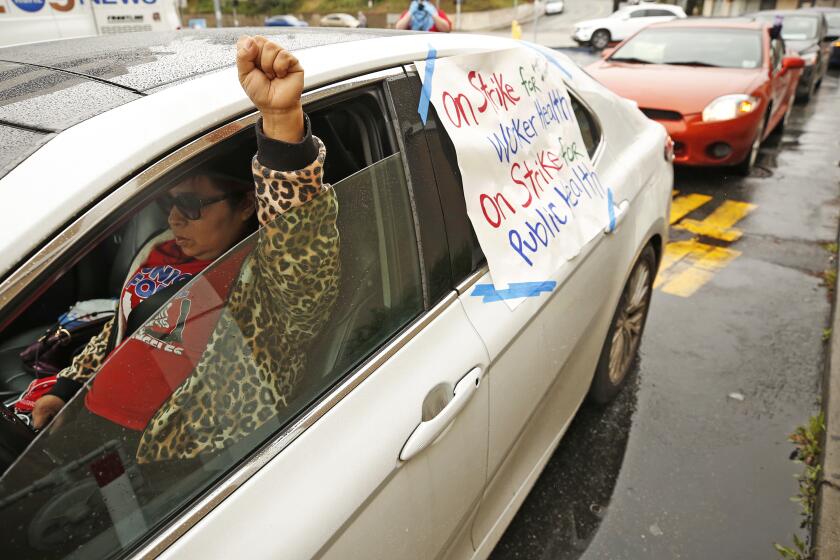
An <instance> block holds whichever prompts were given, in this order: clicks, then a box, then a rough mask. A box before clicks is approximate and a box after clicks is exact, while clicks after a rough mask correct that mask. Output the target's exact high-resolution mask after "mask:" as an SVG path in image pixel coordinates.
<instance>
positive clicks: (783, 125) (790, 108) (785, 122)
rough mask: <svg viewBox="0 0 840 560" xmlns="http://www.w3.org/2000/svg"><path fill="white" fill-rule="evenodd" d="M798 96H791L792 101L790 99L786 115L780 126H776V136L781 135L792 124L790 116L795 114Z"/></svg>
mask: <svg viewBox="0 0 840 560" xmlns="http://www.w3.org/2000/svg"><path fill="white" fill-rule="evenodd" d="M795 97H796V95H795V94H794V95H791V96H790V99H788V106H787V109H785V114H784V115H783V116H782V120H780V121H779V124H777V125H776V129H775V130H774V131H773V133H774V134H781V133H782V132H784V131H785V129H786V128H787V127H788V125H789V123H790V114H791V113H792V112H793V102H794V100H795Z"/></svg>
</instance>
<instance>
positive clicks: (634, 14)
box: [630, 10, 649, 18]
mask: <svg viewBox="0 0 840 560" xmlns="http://www.w3.org/2000/svg"><path fill="white" fill-rule="evenodd" d="M648 11H649V10H635V11H632V12H630V17H631V18H640V17H647V16H648Z"/></svg>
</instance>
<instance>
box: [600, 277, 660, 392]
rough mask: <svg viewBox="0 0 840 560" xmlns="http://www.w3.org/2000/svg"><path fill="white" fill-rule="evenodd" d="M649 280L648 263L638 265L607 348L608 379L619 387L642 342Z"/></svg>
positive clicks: (648, 300) (623, 299)
mask: <svg viewBox="0 0 840 560" xmlns="http://www.w3.org/2000/svg"><path fill="white" fill-rule="evenodd" d="M650 276H651V269H650V266H649V265H648V263H647V262H645V261H641V262H639V266H637V267H636V269H635V270H634V271H633V276H632V277H631V278H630V281H629V282H628V283H627V291H626V292H625V294H624V297H623V298H622V303H623V305H622V308H621V310H620V312H619V316H618V317H617V320H616V323H615V330H614V331H613V337H612V346H611V348H610V362H609V376H610V381H611V382H612V383H613V384H615V385H618V384H619V383H621V381H622V379H624V376H625V375H626V374H627V370H628V369H629V368H630V362H631V361H632V360H633V357H634V356H635V355H636V350H637V349H638V347H639V342H640V341H641V338H642V326H643V325H644V320H645V315H646V312H647V307H648V304H649V302H650V298H649V292H650V284H651V283H650Z"/></svg>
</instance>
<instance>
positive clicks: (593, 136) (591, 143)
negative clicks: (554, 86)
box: [571, 95, 601, 157]
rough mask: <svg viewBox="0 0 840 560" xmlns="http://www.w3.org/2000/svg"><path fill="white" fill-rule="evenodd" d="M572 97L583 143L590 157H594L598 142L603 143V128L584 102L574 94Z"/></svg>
mask: <svg viewBox="0 0 840 560" xmlns="http://www.w3.org/2000/svg"><path fill="white" fill-rule="evenodd" d="M571 98H572V109H573V110H574V112H575V118H576V119H577V122H578V126H580V134H581V136H582V137H583V143H584V144H585V145H586V151H587V153H588V154H589V157H594V156H595V151H596V150H597V149H598V144H600V143H601V128H600V127H599V125H598V121H597V119H596V118H595V116H594V115H593V114H592V113H590V112H589V110H588V109H586V107H584V105H583V103H581V102H580V101H579V100H578V98H577V97H575V96H574V95H571Z"/></svg>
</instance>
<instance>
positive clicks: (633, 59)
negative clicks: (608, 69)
mask: <svg viewBox="0 0 840 560" xmlns="http://www.w3.org/2000/svg"><path fill="white" fill-rule="evenodd" d="M609 60H611V61H615V62H634V63H636V64H656V63H655V62H653V61H652V60H645V59H644V58H636V57H633V56H627V57H622V56H611V57H610V58H609Z"/></svg>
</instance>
